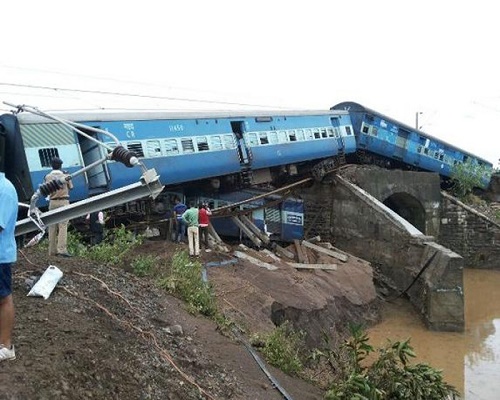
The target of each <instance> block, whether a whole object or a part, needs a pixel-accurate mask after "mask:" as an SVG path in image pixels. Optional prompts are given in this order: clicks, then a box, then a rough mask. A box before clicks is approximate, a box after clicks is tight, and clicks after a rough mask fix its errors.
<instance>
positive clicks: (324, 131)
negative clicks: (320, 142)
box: [321, 128, 328, 138]
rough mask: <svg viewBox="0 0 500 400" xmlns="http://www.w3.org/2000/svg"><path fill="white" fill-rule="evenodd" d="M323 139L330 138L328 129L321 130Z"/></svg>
mask: <svg viewBox="0 0 500 400" xmlns="http://www.w3.org/2000/svg"><path fill="white" fill-rule="evenodd" d="M321 137H322V138H327V137H328V133H327V132H326V129H325V128H322V129H321Z"/></svg>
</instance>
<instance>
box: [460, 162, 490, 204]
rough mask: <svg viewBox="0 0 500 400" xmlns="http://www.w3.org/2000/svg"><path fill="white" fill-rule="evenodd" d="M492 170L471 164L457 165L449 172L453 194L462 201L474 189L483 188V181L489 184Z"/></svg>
mask: <svg viewBox="0 0 500 400" xmlns="http://www.w3.org/2000/svg"><path fill="white" fill-rule="evenodd" d="M491 173H492V170H491V168H488V167H487V166H485V165H478V164H471V163H470V162H465V163H457V164H455V165H454V166H453V168H452V171H451V178H452V181H453V185H452V188H451V190H452V192H453V194H454V195H455V196H456V197H458V198H461V199H463V198H464V197H465V196H466V195H468V194H469V193H471V192H472V190H473V189H474V188H484V186H485V181H486V182H489V180H490V178H491Z"/></svg>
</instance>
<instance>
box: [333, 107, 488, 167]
mask: <svg viewBox="0 0 500 400" xmlns="http://www.w3.org/2000/svg"><path fill="white" fill-rule="evenodd" d="M337 107H342V108H337ZM345 107H349V108H348V109H346V108H345ZM331 109H332V110H339V111H340V110H345V111H352V112H367V113H370V114H374V115H378V116H379V117H381V118H383V119H385V120H386V121H389V122H391V123H393V124H395V125H400V126H402V127H403V128H405V129H407V130H409V131H412V132H418V133H419V135H421V136H424V137H428V138H429V139H433V140H436V141H438V142H440V143H443V144H444V145H446V146H448V147H450V148H451V149H454V150H458V151H461V152H462V153H464V154H469V155H472V156H474V157H476V158H477V159H478V160H481V161H483V162H484V163H486V164H488V165H491V166H493V164H492V163H491V162H490V161H488V160H486V159H484V158H482V157H479V156H477V155H475V154H472V153H471V152H470V151H466V150H463V149H461V148H460V147H457V146H455V145H453V144H451V143H449V142H446V141H444V140H443V139H440V138H437V137H436V136H432V135H429V134H428V133H425V132H423V131H421V130H419V129H415V128H414V127H412V126H410V125H407V124H404V123H403V122H400V121H398V120H396V119H394V118H391V117H388V116H387V115H384V114H382V113H380V112H378V111H375V110H373V109H371V108H368V107H365V106H363V105H361V104H359V103H356V102H354V101H344V102H342V103H339V104H337V105H335V106H333V107H332V108H331Z"/></svg>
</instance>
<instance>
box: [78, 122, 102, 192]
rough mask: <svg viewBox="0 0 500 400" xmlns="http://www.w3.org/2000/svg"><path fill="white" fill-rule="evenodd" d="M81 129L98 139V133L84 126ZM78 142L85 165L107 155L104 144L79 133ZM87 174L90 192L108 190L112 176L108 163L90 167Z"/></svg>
mask: <svg viewBox="0 0 500 400" xmlns="http://www.w3.org/2000/svg"><path fill="white" fill-rule="evenodd" d="M95 128H99V127H95ZM80 130H81V131H82V132H84V133H86V134H87V135H89V136H92V137H94V138H96V139H97V134H96V133H95V132H91V131H87V130H85V129H82V128H80ZM78 142H79V144H80V149H81V152H82V159H83V164H84V166H87V165H90V164H92V163H93V162H95V161H97V160H100V159H102V158H103V157H104V156H105V149H104V148H103V147H102V146H99V145H98V144H96V143H95V142H93V141H92V140H90V139H88V138H86V137H84V136H83V135H78ZM85 176H86V180H87V184H88V189H89V194H99V193H103V192H105V191H107V190H108V188H109V181H110V176H109V170H108V165H107V163H102V164H99V165H97V166H95V167H93V168H91V169H89V170H88V171H87V172H86V173H85Z"/></svg>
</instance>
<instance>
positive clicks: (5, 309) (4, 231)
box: [0, 172, 18, 362]
mask: <svg viewBox="0 0 500 400" xmlns="http://www.w3.org/2000/svg"><path fill="white" fill-rule="evenodd" d="M0 205H1V206H0V362H1V361H6V360H14V359H15V358H16V353H15V351H14V346H13V345H12V329H13V328H14V301H13V299H12V264H13V263H14V262H16V260H17V247H16V239H15V235H14V230H15V227H16V220H17V207H18V198H17V193H16V189H15V188H14V186H13V185H12V183H10V181H9V180H8V179H7V178H6V177H5V174H4V173H3V172H0Z"/></svg>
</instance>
